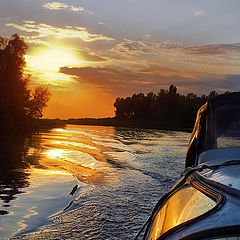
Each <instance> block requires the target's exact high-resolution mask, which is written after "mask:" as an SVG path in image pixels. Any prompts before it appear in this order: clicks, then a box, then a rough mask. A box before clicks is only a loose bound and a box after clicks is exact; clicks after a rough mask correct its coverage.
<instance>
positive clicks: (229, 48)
mask: <svg viewBox="0 0 240 240" xmlns="http://www.w3.org/2000/svg"><path fill="white" fill-rule="evenodd" d="M184 50H185V52H186V53H188V54H194V55H202V56H208V55H220V54H226V53H230V52H238V53H240V43H235V44H212V45H204V46H196V47H187V48H184Z"/></svg>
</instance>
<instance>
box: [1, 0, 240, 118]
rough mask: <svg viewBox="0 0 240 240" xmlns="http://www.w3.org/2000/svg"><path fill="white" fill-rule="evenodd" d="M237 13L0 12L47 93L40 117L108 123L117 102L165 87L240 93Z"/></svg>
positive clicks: (29, 5)
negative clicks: (24, 48) (100, 119)
mask: <svg viewBox="0 0 240 240" xmlns="http://www.w3.org/2000/svg"><path fill="white" fill-rule="evenodd" d="M13 6H15V7H14V8H13ZM239 7H240V3H239V1H238V0H231V1H230V2H228V1H224V0H218V1H216V0H213V1H211V2H209V1H207V0H203V1H198V2H196V1H191V0H183V1H178V0H173V1H167V0H163V1H158V2H156V1H153V0H148V1H145V0H131V1H128V0H124V1H119V2H116V1H114V2H113V1H109V0H103V1H102V2H101V4H100V3H99V2H98V1H97V0H93V1H91V2H89V1H76V0H68V1H65V0H63V1H61V2H58V1H50V0H40V1H29V0H22V2H21V5H18V3H17V2H16V0H11V1H7V2H4V3H2V6H1V8H0V14H1V18H0V31H1V33H2V35H3V36H10V35H11V34H13V33H18V34H19V35H20V36H21V37H22V38H24V40H25V41H26V42H27V44H28V45H29V49H28V52H27V54H26V56H25V59H26V68H25V72H26V74H31V86H32V87H35V86H37V85H44V86H47V87H48V88H49V90H50V92H51V93H52V97H51V100H50V102H49V103H48V108H47V109H46V110H45V112H44V117H45V118H62V119H68V118H81V117H96V118H97V117H112V116H114V107H113V103H114V101H115V99H116V98H117V97H126V96H131V95H132V94H134V93H139V92H143V93H148V92H151V91H152V92H154V93H157V92H158V91H160V89H162V88H163V89H168V87H169V86H170V85H171V84H174V85H176V86H177V88H178V92H179V93H181V94H187V93H189V92H193V93H196V94H198V95H201V94H209V92H210V91H213V90H215V91H218V92H219V93H221V92H225V91H238V90H240V81H239V79H240V68H239V63H240V43H239V39H240V32H239V27H238V22H239V21H240V16H239V13H238V11H237V10H238V9H239ZM27 9H31V11H28V10H27ZM122 12H124V14H122ZM218 16H221V19H219V17H218Z"/></svg>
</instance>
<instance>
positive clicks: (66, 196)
mask: <svg viewBox="0 0 240 240" xmlns="http://www.w3.org/2000/svg"><path fill="white" fill-rule="evenodd" d="M189 138H190V134H189V133H184V132H174V131H160V130H138V129H127V128H114V127H98V126H76V125H68V126H67V127H66V128H63V129H53V130H51V131H48V132H42V133H40V134H36V135H34V136H33V137H32V138H29V139H25V142H24V144H23V143H22V145H21V144H19V147H18V149H19V150H18V151H16V153H17V154H14V161H12V162H13V163H14V164H12V165H11V167H7V166H8V164H5V165H6V166H5V165H4V167H3V168H2V169H1V172H2V174H1V177H0V203H1V209H0V214H1V215H0V237H1V238H3V239H4V238H12V239H13V238H21V239H35V238H37V239H133V238H134V236H135V235H136V234H137V232H138V231H139V229H140V228H141V226H142V225H143V224H144V222H145V221H146V220H147V218H148V217H149V215H150V213H151V210H152V209H153V207H154V205H155V203H156V202H157V200H158V199H159V198H160V197H161V196H162V195H163V194H164V193H166V192H167V191H168V190H169V189H170V187H171V186H172V185H173V184H174V183H175V182H176V181H177V180H178V178H179V176H180V173H181V172H182V170H183V168H184V157H185V153H186V149H187V144H188V141H189ZM15 155H16V156H15ZM14 166H15V167H14ZM74 187H75V189H76V188H77V190H76V191H75V192H74V193H73V192H72V193H73V194H72V195H70V193H71V191H72V190H73V188H74Z"/></svg>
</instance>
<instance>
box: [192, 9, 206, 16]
mask: <svg viewBox="0 0 240 240" xmlns="http://www.w3.org/2000/svg"><path fill="white" fill-rule="evenodd" d="M194 15H195V16H203V15H204V12H203V11H202V10H199V11H197V12H195V13H194Z"/></svg>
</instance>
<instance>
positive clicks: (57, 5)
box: [43, 2, 68, 10]
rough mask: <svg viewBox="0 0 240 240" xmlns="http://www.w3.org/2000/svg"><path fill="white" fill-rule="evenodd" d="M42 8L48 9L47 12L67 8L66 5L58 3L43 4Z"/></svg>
mask: <svg viewBox="0 0 240 240" xmlns="http://www.w3.org/2000/svg"><path fill="white" fill-rule="evenodd" d="M43 7H45V8H48V9H49V10H62V9H65V8H67V7H68V5H67V4H64V3H60V2H50V3H46V4H44V5H43Z"/></svg>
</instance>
